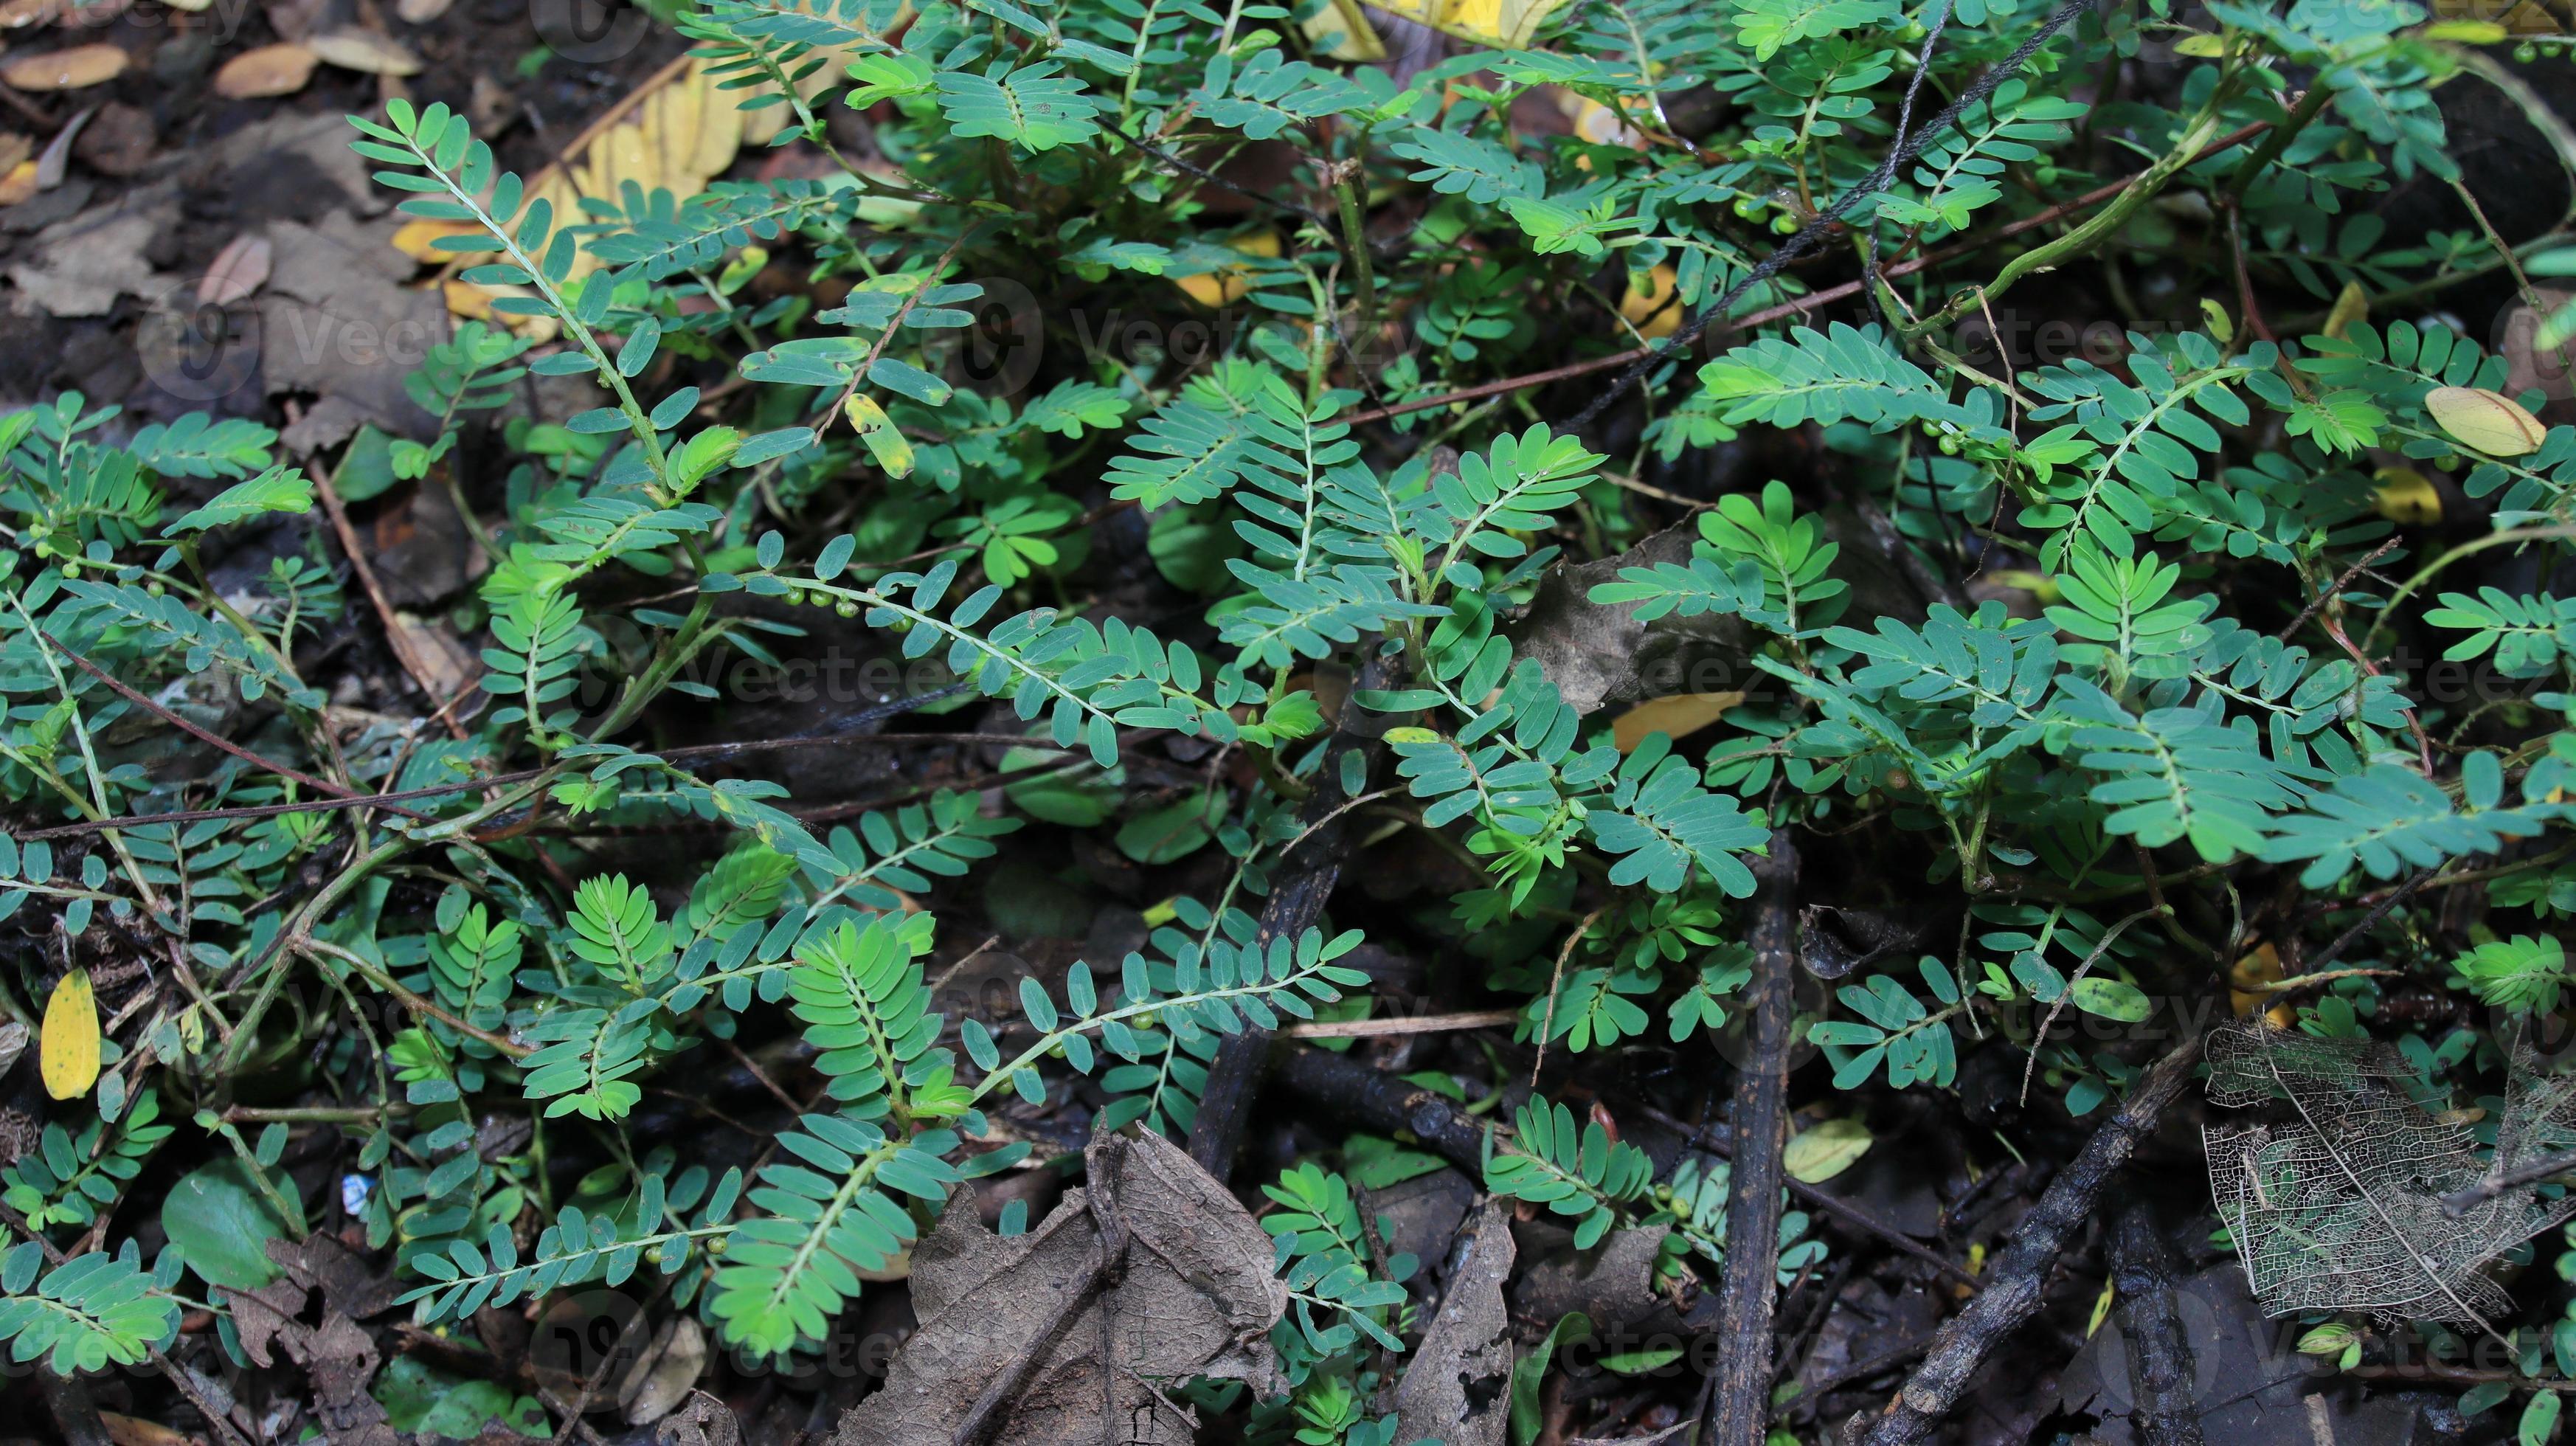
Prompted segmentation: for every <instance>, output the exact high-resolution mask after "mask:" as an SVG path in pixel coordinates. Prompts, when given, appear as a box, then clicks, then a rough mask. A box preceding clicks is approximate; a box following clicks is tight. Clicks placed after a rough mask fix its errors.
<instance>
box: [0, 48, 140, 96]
mask: <svg viewBox="0 0 2576 1446" xmlns="http://www.w3.org/2000/svg"><path fill="white" fill-rule="evenodd" d="M131 59H132V57H130V56H128V55H127V54H126V53H125V51H124V49H123V47H121V46H115V45H104V44H101V45H75V46H73V47H72V48H71V49H69V50H49V51H46V52H45V53H44V54H42V55H22V56H19V57H18V58H17V59H15V60H12V61H10V62H8V63H7V64H5V65H0V80H5V81H7V82H9V83H10V84H11V85H14V86H16V87H18V88H19V89H20V90H82V89H86V88H87V87H89V86H93V85H103V84H105V83H107V82H108V81H111V80H114V79H116V78H117V77H118V76H120V75H123V74H124V73H125V67H126V66H127V65H128V64H129V63H130V62H131Z"/></svg>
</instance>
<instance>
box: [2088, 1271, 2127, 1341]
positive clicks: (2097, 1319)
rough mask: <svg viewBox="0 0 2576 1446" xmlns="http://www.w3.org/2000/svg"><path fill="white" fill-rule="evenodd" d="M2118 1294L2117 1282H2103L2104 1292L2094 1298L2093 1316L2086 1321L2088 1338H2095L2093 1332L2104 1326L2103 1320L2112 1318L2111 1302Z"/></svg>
mask: <svg viewBox="0 0 2576 1446" xmlns="http://www.w3.org/2000/svg"><path fill="white" fill-rule="evenodd" d="M2118 1295H2119V1286H2118V1285H2117V1284H2116V1283H2114V1282H2113V1281H2108V1280H2106V1281H2104V1282H2102V1293H2101V1294H2100V1295H2097V1296H2095V1297H2094V1298H2093V1318H2092V1319H2091V1320H2089V1321H2086V1322H2085V1323H2084V1338H2085V1339H2086V1340H2088V1341H2089V1340H2091V1339H2093V1333H2094V1332H2095V1331H2098V1330H2100V1329H2101V1328H2102V1322H2104V1321H2106V1320H2109V1319H2110V1318H2111V1302H2112V1301H2113V1299H2115V1298H2116V1297H2117V1296H2118Z"/></svg>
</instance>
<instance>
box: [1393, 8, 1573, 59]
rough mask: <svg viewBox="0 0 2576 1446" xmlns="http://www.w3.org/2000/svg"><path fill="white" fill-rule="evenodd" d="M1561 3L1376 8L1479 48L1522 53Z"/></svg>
mask: <svg viewBox="0 0 2576 1446" xmlns="http://www.w3.org/2000/svg"><path fill="white" fill-rule="evenodd" d="M1562 3H1563V0H1380V3H1379V4H1378V7H1377V8H1378V9H1380V10H1383V11H1385V12H1386V13H1388V14H1389V15H1401V16H1403V17H1404V18H1405V19H1407V20H1413V21H1418V22H1420V23H1422V24H1424V25H1428V26H1430V27H1431V28H1432V29H1434V30H1439V31H1443V32H1446V33H1448V34H1450V35H1456V36H1461V37H1464V38H1465V39H1468V40H1472V41H1475V42H1476V43H1477V44H1479V45H1501V46H1506V47H1509V48H1510V49H1513V50H1525V49H1527V48H1528V47H1529V43H1530V36H1531V35H1532V34H1533V33H1535V32H1536V31H1537V29H1538V27H1539V25H1540V24H1541V23H1542V22H1544V21H1545V20H1546V19H1547V17H1548V15H1549V14H1550V13H1551V12H1553V11H1555V10H1556V9H1557V8H1558V6H1559V5H1560V4H1562Z"/></svg>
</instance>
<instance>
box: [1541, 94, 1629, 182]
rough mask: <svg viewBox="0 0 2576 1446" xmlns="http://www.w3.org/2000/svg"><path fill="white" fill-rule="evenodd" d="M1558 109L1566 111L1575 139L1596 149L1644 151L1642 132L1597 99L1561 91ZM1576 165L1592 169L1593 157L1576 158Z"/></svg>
mask: <svg viewBox="0 0 2576 1446" xmlns="http://www.w3.org/2000/svg"><path fill="white" fill-rule="evenodd" d="M1557 108H1558V109H1560V110H1562V111H1564V112H1565V118H1566V120H1567V122H1568V123H1570V124H1571V125H1572V126H1573V127H1574V134H1575V135H1576V136H1577V137H1579V138H1581V139H1583V140H1587V141H1590V142H1592V143H1593V144H1594V145H1596V146H1626V147H1628V148H1629V149H1631V150H1640V151H1642V150H1644V149H1645V148H1646V137H1645V133H1644V132H1642V131H1640V130H1638V129H1637V128H1636V127H1635V126H1632V125H1630V124H1628V118H1627V117H1626V116H1624V115H1621V114H1620V113H1619V112H1617V111H1615V110H1612V109H1611V108H1610V107H1608V106H1606V105H1603V104H1602V103H1601V102H1599V101H1597V100H1593V99H1591V98H1589V97H1587V96H1580V95H1576V94H1575V93H1574V92H1572V91H1564V92H1561V93H1560V94H1559V97H1558V100H1557ZM1575 164H1576V165H1577V166H1579V167H1581V168H1582V169H1584V170H1587V171H1588V170H1591V169H1592V158H1591V157H1590V156H1577V157H1575Z"/></svg>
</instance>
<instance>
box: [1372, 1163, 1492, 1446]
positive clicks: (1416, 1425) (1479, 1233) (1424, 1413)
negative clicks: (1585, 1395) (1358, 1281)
mask: <svg viewBox="0 0 2576 1446" xmlns="http://www.w3.org/2000/svg"><path fill="white" fill-rule="evenodd" d="M1468 1228H1469V1229H1470V1230H1471V1231H1473V1232H1474V1242H1475V1243H1473V1244H1472V1245H1470V1246H1468V1247H1467V1258H1466V1260H1465V1261H1463V1262H1461V1263H1460V1265H1459V1267H1458V1270H1457V1273H1456V1274H1454V1275H1452V1276H1451V1277H1450V1278H1449V1288H1448V1289H1447V1290H1445V1291H1443V1292H1441V1295H1440V1310H1439V1313H1438V1314H1436V1315H1434V1316H1433V1317H1432V1318H1431V1323H1430V1324H1429V1325H1428V1326H1426V1327H1424V1328H1423V1332H1422V1345H1421V1347H1420V1348H1419V1349H1417V1350H1416V1351H1415V1352H1414V1353H1413V1359H1412V1361H1411V1362H1409V1363H1408V1364H1407V1366H1406V1368H1405V1372H1404V1379H1403V1381H1402V1382H1401V1383H1399V1384H1398V1385H1397V1386H1396V1388H1395V1410H1396V1420H1397V1422H1398V1424H1397V1427H1396V1437H1397V1439H1399V1440H1404V1441H1412V1440H1418V1439H1420V1438H1422V1437H1425V1436H1434V1437H1438V1438H1439V1439H1440V1440H1442V1441H1445V1442H1448V1443H1449V1446H1503V1443H1504V1441H1505V1440H1506V1439H1508V1433H1509V1431H1510V1429H1511V1414H1512V1413H1511V1390H1510V1386H1511V1379H1512V1317H1511V1311H1510V1310H1509V1308H1508V1307H1506V1306H1505V1305H1504V1303H1503V1282H1504V1280H1505V1279H1507V1278H1508V1277H1509V1276H1510V1275H1511V1273H1512V1264H1513V1261H1514V1260H1515V1259H1516V1258H1517V1256H1518V1253H1519V1252H1518V1250H1517V1249H1516V1247H1515V1246H1514V1245H1513V1243H1512V1218H1511V1211H1510V1210H1509V1209H1507V1208H1505V1207H1504V1206H1503V1204H1502V1203H1501V1202H1499V1201H1489V1202H1487V1204H1486V1206H1485V1208H1484V1210H1483V1211H1482V1212H1480V1213H1479V1214H1478V1215H1477V1216H1476V1218H1475V1219H1474V1220H1473V1221H1471V1222H1470V1223H1469V1226H1468Z"/></svg>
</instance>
